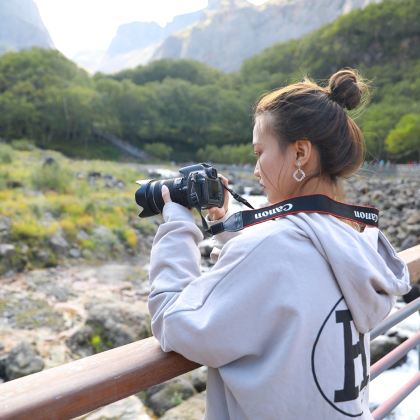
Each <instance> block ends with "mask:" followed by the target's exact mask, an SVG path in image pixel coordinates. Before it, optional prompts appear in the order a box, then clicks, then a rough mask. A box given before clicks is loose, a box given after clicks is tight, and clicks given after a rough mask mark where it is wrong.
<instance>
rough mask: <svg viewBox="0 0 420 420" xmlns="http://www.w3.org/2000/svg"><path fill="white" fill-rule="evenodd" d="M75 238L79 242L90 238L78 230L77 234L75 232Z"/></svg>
mask: <svg viewBox="0 0 420 420" xmlns="http://www.w3.org/2000/svg"><path fill="white" fill-rule="evenodd" d="M76 238H77V239H78V240H79V241H86V240H87V239H89V238H90V236H89V235H88V234H87V233H86V232H85V231H84V230H79V232H77V234H76Z"/></svg>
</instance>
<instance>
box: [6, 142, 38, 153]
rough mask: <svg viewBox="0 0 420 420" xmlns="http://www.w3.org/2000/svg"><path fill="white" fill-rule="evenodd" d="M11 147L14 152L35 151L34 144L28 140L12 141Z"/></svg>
mask: <svg viewBox="0 0 420 420" xmlns="http://www.w3.org/2000/svg"><path fill="white" fill-rule="evenodd" d="M11 145H12V147H13V149H15V150H21V151H32V150H34V149H35V146H34V144H33V143H32V142H31V141H30V140H28V139H16V140H12V142H11Z"/></svg>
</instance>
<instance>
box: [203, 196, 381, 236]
mask: <svg viewBox="0 0 420 420" xmlns="http://www.w3.org/2000/svg"><path fill="white" fill-rule="evenodd" d="M301 212H303V213H322V214H331V215H333V216H337V217H340V218H342V219H347V220H350V221H353V222H356V223H358V224H360V225H362V226H363V227H365V226H370V227H378V222H379V210H378V209H376V208H374V207H368V206H354V205H350V204H345V203H341V202H339V201H335V200H332V199H331V198H329V197H327V196H326V195H322V194H315V195H305V196H301V197H294V198H290V199H288V200H284V201H281V202H279V203H276V204H273V205H271V206H268V207H263V208H260V209H255V210H244V211H239V212H237V213H235V214H233V215H232V216H230V217H229V218H228V219H227V220H225V221H224V222H220V223H216V224H214V225H213V226H211V227H208V226H207V223H206V226H205V229H206V231H207V232H209V233H211V234H212V235H216V234H218V233H221V232H223V231H228V232H237V231H239V230H242V229H244V228H246V227H248V226H253V225H256V224H258V223H262V222H265V221H267V220H273V219H276V218H278V217H284V216H288V215H290V214H296V213H301ZM203 226H204V224H203Z"/></svg>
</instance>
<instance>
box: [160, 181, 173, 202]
mask: <svg viewBox="0 0 420 420" xmlns="http://www.w3.org/2000/svg"><path fill="white" fill-rule="evenodd" d="M162 198H163V201H164V203H165V204H166V203H169V202H170V201H172V200H171V194H170V193H169V188H168V187H167V186H166V185H162Z"/></svg>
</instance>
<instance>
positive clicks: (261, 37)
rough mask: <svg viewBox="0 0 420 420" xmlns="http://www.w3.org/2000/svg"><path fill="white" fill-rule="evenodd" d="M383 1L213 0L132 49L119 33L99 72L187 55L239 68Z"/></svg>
mask: <svg viewBox="0 0 420 420" xmlns="http://www.w3.org/2000/svg"><path fill="white" fill-rule="evenodd" d="M380 1H381V0H335V2H333V3H334V5H335V7H332V5H331V3H332V2H331V0H316V1H314V0H269V1H268V2H266V3H264V4H262V5H259V6H256V5H254V4H252V3H250V2H248V1H247V0H210V1H209V3H208V6H207V7H206V8H205V9H202V10H201V11H198V12H194V13H192V14H187V15H181V16H180V17H179V16H178V17H175V18H174V20H173V22H175V21H177V19H179V18H182V16H184V19H185V16H189V15H193V16H192V17H193V18H190V19H189V20H188V22H186V21H182V24H178V25H177V27H175V26H171V24H172V22H171V23H170V24H168V25H166V26H165V27H164V28H162V30H161V32H160V36H159V37H156V38H155V39H153V40H150V42H146V43H143V42H142V40H139V42H138V44H137V45H136V46H134V47H133V49H132V50H131V51H128V50H127V49H125V50H124V49H122V50H121V51H119V50H118V48H115V47H116V45H118V44H119V42H120V41H119V38H118V35H117V37H116V38H114V40H113V41H112V44H111V45H112V46H113V49H112V51H111V50H110V49H109V50H108V52H107V54H106V57H105V58H104V60H103V61H102V63H101V68H100V70H101V71H103V72H106V73H110V72H111V73H112V72H116V71H119V70H122V69H125V68H127V64H128V63H133V64H134V63H136V62H137V65H140V64H148V63H149V62H151V61H155V60H159V59H161V58H174V59H182V58H185V59H193V60H197V61H200V62H202V63H205V64H207V65H210V66H212V67H215V68H217V69H219V70H223V71H227V72H230V71H236V70H238V69H239V68H240V66H241V64H242V62H243V61H244V60H245V59H247V58H249V57H251V56H253V55H255V54H257V53H259V52H261V51H262V50H264V49H265V48H268V47H270V46H271V45H273V44H275V43H277V42H285V41H288V40H290V39H293V38H300V37H302V36H304V35H305V34H307V33H309V32H311V31H312V30H315V29H317V28H318V27H321V26H322V25H324V24H326V23H329V22H332V21H333V20H335V19H336V18H337V17H338V16H340V15H342V14H346V13H348V12H350V11H351V10H354V9H356V8H363V7H365V6H367V5H369V4H371V3H379V2H380ZM190 17H191V16H190ZM181 20H182V19H181ZM143 24H145V23H143ZM125 36H130V35H129V34H127V33H126V34H125ZM134 38H135V36H134V35H133V39H134ZM121 45H124V40H123V39H121ZM133 45H135V42H133Z"/></svg>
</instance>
